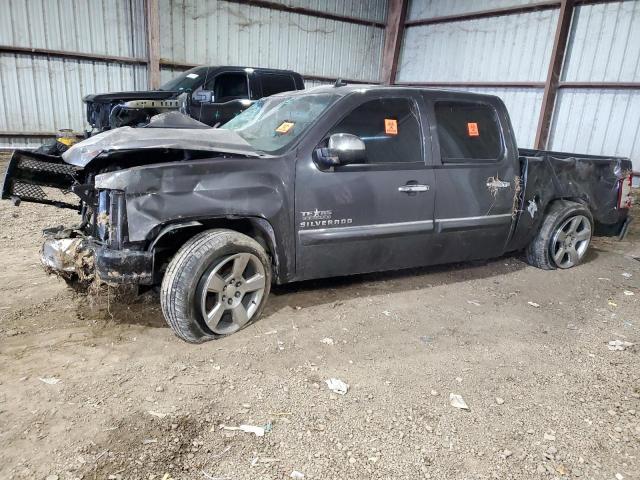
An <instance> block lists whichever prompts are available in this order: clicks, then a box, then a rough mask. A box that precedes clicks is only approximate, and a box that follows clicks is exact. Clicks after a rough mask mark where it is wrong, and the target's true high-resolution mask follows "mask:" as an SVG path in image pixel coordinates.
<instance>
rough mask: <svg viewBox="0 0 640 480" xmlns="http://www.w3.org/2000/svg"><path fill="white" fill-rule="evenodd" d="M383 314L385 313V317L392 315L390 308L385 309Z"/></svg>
mask: <svg viewBox="0 0 640 480" xmlns="http://www.w3.org/2000/svg"><path fill="white" fill-rule="evenodd" d="M382 314H383V315H384V316H385V317H390V316H391V312H390V311H389V310H384V311H383V312H382Z"/></svg>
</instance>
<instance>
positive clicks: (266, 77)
mask: <svg viewBox="0 0 640 480" xmlns="http://www.w3.org/2000/svg"><path fill="white" fill-rule="evenodd" d="M260 83H261V84H262V96H263V97H268V96H270V95H275V94H276V93H280V92H288V91H290V90H295V89H296V82H295V81H294V79H293V77H292V76H291V75H288V74H285V73H260Z"/></svg>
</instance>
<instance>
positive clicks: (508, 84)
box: [395, 82, 545, 88]
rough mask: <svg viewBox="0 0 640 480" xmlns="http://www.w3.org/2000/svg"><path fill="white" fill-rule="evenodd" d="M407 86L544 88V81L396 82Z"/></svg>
mask: <svg viewBox="0 0 640 480" xmlns="http://www.w3.org/2000/svg"><path fill="white" fill-rule="evenodd" d="M395 85H401V86H402V85H404V86H407V87H436V88H439V87H443V88H474V87H477V88H544V85H545V83H544V82H396V83H395Z"/></svg>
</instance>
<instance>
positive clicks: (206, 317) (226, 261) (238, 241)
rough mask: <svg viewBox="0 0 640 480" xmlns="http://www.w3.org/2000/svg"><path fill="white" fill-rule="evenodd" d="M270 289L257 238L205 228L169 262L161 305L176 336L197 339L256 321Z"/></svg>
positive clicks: (268, 271)
mask: <svg viewBox="0 0 640 480" xmlns="http://www.w3.org/2000/svg"><path fill="white" fill-rule="evenodd" d="M270 287H271V267H270V262H269V257H268V256H267V254H266V252H265V251H264V249H263V248H262V246H261V245H260V244H259V243H258V242H256V241H255V240H253V239H252V238H250V237H247V236H246V235H243V234H241V233H238V232H234V231H232V230H222V229H219V230H208V231H206V232H202V233H200V234H198V235H196V236H195V237H193V238H191V239H190V240H189V241H188V242H187V243H185V244H184V245H183V246H182V248H180V250H178V252H177V253H176V255H175V256H174V258H173V259H172V260H171V263H170V264H169V267H168V268H167V271H166V273H165V275H164V279H163V280H162V287H161V291H160V303H161V305H162V312H163V314H164V317H165V319H166V320H167V323H168V324H169V326H170V327H171V328H172V329H173V331H174V332H175V333H176V335H178V336H179V337H180V338H182V339H183V340H186V341H187V342H191V343H200V342H204V341H207V340H213V339H215V338H218V337H220V336H224V335H230V334H232V333H235V332H237V331H238V330H240V329H241V328H243V327H245V326H246V325H248V324H249V323H251V322H252V321H254V320H256V319H257V318H258V317H259V316H260V314H261V313H262V309H263V308H264V304H265V302H266V300H267V297H268V295H269V290H270Z"/></svg>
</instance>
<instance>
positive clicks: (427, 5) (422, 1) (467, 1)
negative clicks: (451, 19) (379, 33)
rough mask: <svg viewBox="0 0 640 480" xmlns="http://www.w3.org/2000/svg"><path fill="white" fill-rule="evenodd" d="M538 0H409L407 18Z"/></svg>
mask: <svg viewBox="0 0 640 480" xmlns="http://www.w3.org/2000/svg"><path fill="white" fill-rule="evenodd" d="M537 1H539V0H410V1H409V7H408V9H407V19H408V20H420V19H423V18H433V17H442V16H445V15H457V14H461V13H470V12H479V11H482V10H490V9H493V8H504V7H513V6H517V5H525V4H528V3H535V2H537Z"/></svg>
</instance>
